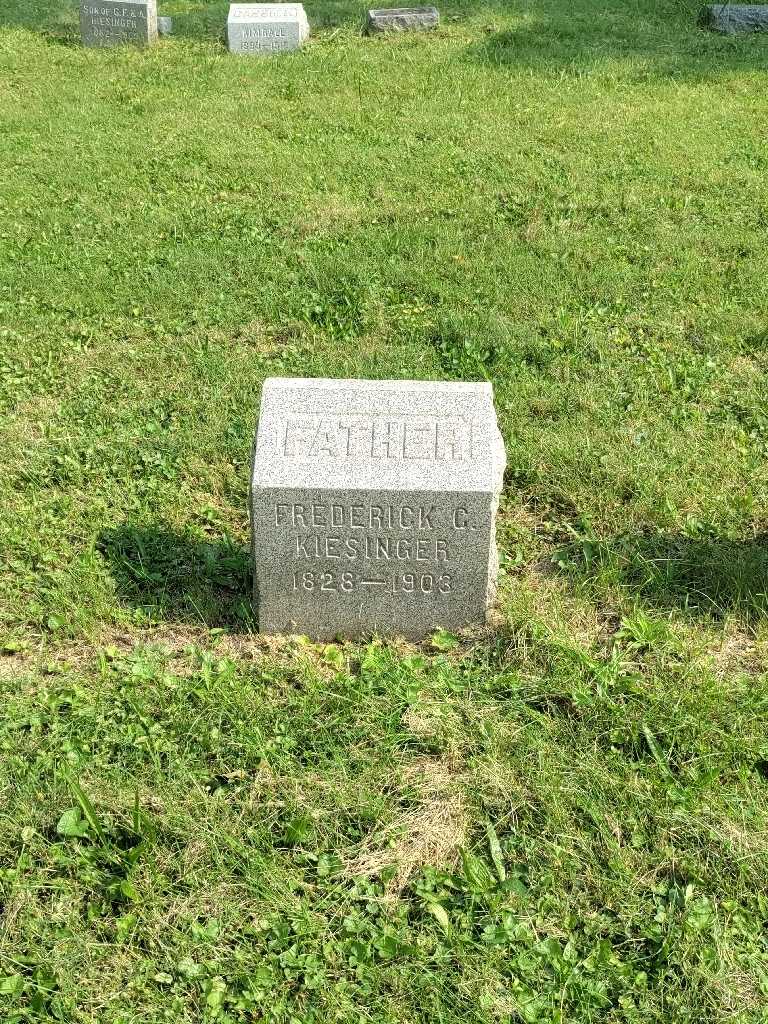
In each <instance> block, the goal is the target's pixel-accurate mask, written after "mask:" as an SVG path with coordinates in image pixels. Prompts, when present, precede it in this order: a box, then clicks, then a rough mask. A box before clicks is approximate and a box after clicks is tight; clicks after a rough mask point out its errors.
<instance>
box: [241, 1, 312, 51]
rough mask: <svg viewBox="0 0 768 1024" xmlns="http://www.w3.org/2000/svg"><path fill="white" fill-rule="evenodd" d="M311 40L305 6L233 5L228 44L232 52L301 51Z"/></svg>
mask: <svg viewBox="0 0 768 1024" xmlns="http://www.w3.org/2000/svg"><path fill="white" fill-rule="evenodd" d="M307 38H309V21H308V20H307V15H306V12H305V11H304V7H303V6H302V4H231V5H230V8H229V18H228V19H227V43H228V46H229V49H230V52H231V53H251V54H269V53H281V52H284V51H287V50H298V48H299V47H300V46H301V45H302V43H303V42H304V40H305V39H307Z"/></svg>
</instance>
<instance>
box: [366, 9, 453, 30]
mask: <svg viewBox="0 0 768 1024" xmlns="http://www.w3.org/2000/svg"><path fill="white" fill-rule="evenodd" d="M439 23H440V13H439V12H438V10H437V8H436V7H383V8H377V9H374V10H371V11H368V19H367V21H366V24H365V31H366V33H367V34H368V35H374V34H375V33H377V32H413V31H417V32H418V31H421V32H423V31H426V30H427V29H432V28H437V26H438V25H439Z"/></svg>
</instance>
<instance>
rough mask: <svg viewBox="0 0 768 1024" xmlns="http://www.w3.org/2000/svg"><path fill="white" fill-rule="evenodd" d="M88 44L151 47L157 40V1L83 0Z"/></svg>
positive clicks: (82, 18) (82, 27) (82, 31)
mask: <svg viewBox="0 0 768 1024" xmlns="http://www.w3.org/2000/svg"><path fill="white" fill-rule="evenodd" d="M80 34H81V36H82V40H83V45H84V46H122V45H123V44H125V43H136V44H139V45H143V46H148V45H150V44H151V43H154V42H155V41H156V39H157V0H119V2H118V0H81V3H80Z"/></svg>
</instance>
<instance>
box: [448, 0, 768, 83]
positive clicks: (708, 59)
mask: <svg viewBox="0 0 768 1024" xmlns="http://www.w3.org/2000/svg"><path fill="white" fill-rule="evenodd" d="M701 6H702V4H700V3H697V2H689V0H660V2H659V0H638V2H635V3H632V4H627V3H623V2H621V0H609V2H607V3H606V2H605V0H574V2H571V3H565V2H563V0H529V2H527V3H525V4H524V5H523V6H522V7H521V8H518V9H517V11H516V12H515V13H516V14H517V15H518V17H517V22H518V23H517V24H516V25H515V26H514V27H513V28H511V29H505V30H502V31H497V32H495V33H493V34H491V35H489V36H488V37H487V38H486V39H485V40H483V41H482V42H480V43H477V44H473V45H472V46H470V47H469V51H468V52H469V54H470V55H471V56H472V57H473V58H474V59H475V60H479V61H482V62H484V63H488V64H491V65H494V66H496V67H499V68H526V69H541V68H544V69H546V68H550V69H551V70H554V71H560V72H562V73H566V74H568V73H570V74H574V75H578V74H579V73H585V72H589V71H591V70H594V69H595V68H598V67H599V66H600V65H601V64H602V63H606V64H607V63H610V62H611V61H617V60H618V61H631V62H634V63H637V64H639V65H640V66H639V67H638V68H637V71H636V75H635V77H638V78H643V77H649V78H652V77H657V76H663V77H670V78H685V79H694V80H697V79H706V78H709V77H712V76H713V75H718V74H722V73H723V72H728V71H748V70H753V69H754V70H760V71H763V70H764V69H765V67H766V58H768V36H760V35H757V34H754V33H753V34H752V35H745V36H723V35H718V34H716V33H713V32H709V31H706V30H705V29H703V28H701V27H700V26H699V24H698V16H699V12H700V9H701Z"/></svg>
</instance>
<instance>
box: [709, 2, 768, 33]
mask: <svg viewBox="0 0 768 1024" xmlns="http://www.w3.org/2000/svg"><path fill="white" fill-rule="evenodd" d="M699 20H700V22H701V23H702V24H703V25H706V27H707V28H710V29H712V30H713V31H714V32H725V33H727V34H728V35H732V34H734V33H736V32H768V5H766V4H729V3H723V4H709V5H708V6H707V7H705V8H704V9H703V10H702V12H701V15H700V16H699Z"/></svg>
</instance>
